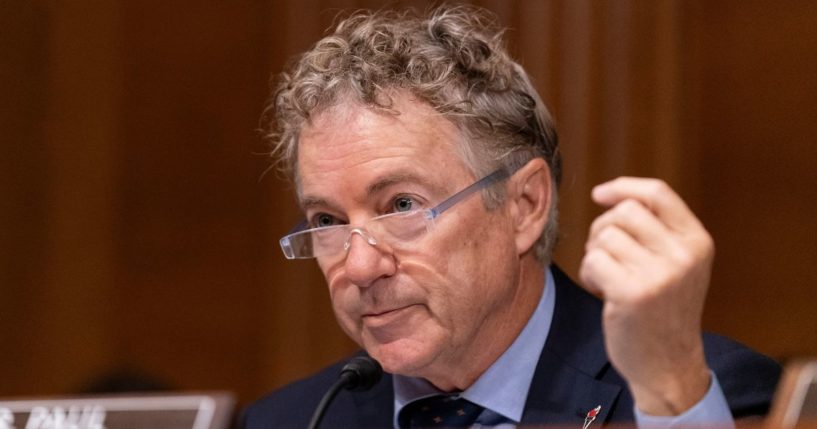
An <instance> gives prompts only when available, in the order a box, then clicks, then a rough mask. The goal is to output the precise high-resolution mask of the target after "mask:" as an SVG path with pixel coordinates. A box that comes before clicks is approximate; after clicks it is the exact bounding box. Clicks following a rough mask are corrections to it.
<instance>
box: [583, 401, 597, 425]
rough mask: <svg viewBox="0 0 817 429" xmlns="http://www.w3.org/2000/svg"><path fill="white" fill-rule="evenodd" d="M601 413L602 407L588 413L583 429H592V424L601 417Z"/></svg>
mask: <svg viewBox="0 0 817 429" xmlns="http://www.w3.org/2000/svg"><path fill="white" fill-rule="evenodd" d="M599 411H601V405H597V406H596V408H593V409H592V410H590V411H588V412H587V415H586V416H584V425H583V426H582V429H587V428H589V427H590V423H593V421H595V420H596V416H598V415H599Z"/></svg>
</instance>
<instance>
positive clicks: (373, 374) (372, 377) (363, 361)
mask: <svg viewBox="0 0 817 429" xmlns="http://www.w3.org/2000/svg"><path fill="white" fill-rule="evenodd" d="M340 374H341V376H342V377H347V378H348V382H347V383H346V388H347V389H349V390H358V391H362V390H369V389H371V388H372V387H373V386H374V385H375V384H377V382H378V381H380V377H382V376H383V368H382V367H381V366H380V364H379V363H378V362H377V361H376V360H374V359H372V358H371V357H369V356H358V357H355V358H352V360H350V361H349V363H347V364H346V365H344V366H343V369H342V370H341V371H340Z"/></svg>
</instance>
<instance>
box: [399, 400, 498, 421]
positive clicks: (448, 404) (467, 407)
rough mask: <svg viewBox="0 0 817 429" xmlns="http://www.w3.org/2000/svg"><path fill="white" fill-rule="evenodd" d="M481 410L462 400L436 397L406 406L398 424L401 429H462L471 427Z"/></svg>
mask: <svg viewBox="0 0 817 429" xmlns="http://www.w3.org/2000/svg"><path fill="white" fill-rule="evenodd" d="M483 410H484V408H482V407H480V406H479V405H477V404H474V403H473V402H469V401H467V400H465V399H462V398H459V399H457V398H456V397H454V396H450V395H449V396H446V395H437V396H432V397H430V398H424V399H420V400H417V401H414V402H412V403H410V404H408V405H406V406H405V407H404V408H403V409H402V410H400V415H399V416H398V422H399V424H400V428H401V429H419V428H464V427H469V426H471V425H473V424H474V422H475V421H476V420H477V417H478V416H479V415H480V413H482V411H483Z"/></svg>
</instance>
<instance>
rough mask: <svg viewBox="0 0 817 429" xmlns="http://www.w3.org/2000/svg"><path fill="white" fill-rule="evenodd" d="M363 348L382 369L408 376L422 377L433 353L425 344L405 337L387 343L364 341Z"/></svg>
mask: <svg viewBox="0 0 817 429" xmlns="http://www.w3.org/2000/svg"><path fill="white" fill-rule="evenodd" d="M364 348H365V349H366V352H367V353H369V356H371V357H373V358H374V359H375V360H376V361H378V362H379V363H380V365H381V366H382V367H383V370H384V371H386V372H388V373H390V374H400V375H405V376H409V377H422V376H423V372H425V371H423V370H424V369H425V368H427V367H428V366H429V365H430V364H431V363H432V361H433V357H432V356H433V355H434V353H432V352H431V350H429V347H428V346H427V345H420V344H413V342H412V341H411V340H406V339H402V340H397V341H392V342H390V343H387V344H365V341H364Z"/></svg>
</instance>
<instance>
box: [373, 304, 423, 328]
mask: <svg viewBox="0 0 817 429" xmlns="http://www.w3.org/2000/svg"><path fill="white" fill-rule="evenodd" d="M417 305H418V304H409V305H406V306H402V307H396V308H391V309H388V310H382V311H381V310H376V311H371V312H369V313H365V314H363V316H362V318H363V323H365V324H366V325H368V326H370V327H382V326H385V325H389V324H391V323H394V322H399V321H400V320H401V319H402V318H403V317H404V316H408V314H409V313H410V312H411V311H412V310H413V309H414V308H415V307H416V306H417Z"/></svg>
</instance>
